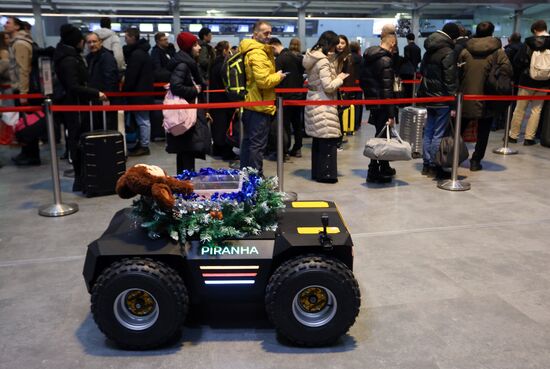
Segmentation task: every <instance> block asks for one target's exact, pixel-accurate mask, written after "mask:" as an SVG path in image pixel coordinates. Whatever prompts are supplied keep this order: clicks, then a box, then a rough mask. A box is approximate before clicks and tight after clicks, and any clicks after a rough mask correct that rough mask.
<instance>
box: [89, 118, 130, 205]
mask: <svg viewBox="0 0 550 369" xmlns="http://www.w3.org/2000/svg"><path fill="white" fill-rule="evenodd" d="M90 125H91V129H92V131H91V132H86V133H83V134H82V135H81V136H80V146H81V148H82V178H81V179H82V192H83V193H84V194H85V195H86V196H87V197H92V196H101V195H111V194H114V193H115V187H116V182H117V181H118V179H119V178H120V176H122V175H123V174H124V172H125V171H126V157H125V155H124V137H123V136H122V134H121V133H120V132H118V131H108V130H107V129H106V114H105V112H103V130H97V131H96V130H94V124H93V117H92V114H90Z"/></svg>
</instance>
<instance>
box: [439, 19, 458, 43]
mask: <svg viewBox="0 0 550 369" xmlns="http://www.w3.org/2000/svg"><path fill="white" fill-rule="evenodd" d="M441 31H443V32H445V33H446V34H447V35H448V36H449V37H450V38H451V39H453V40H456V39H457V38H459V37H460V29H459V28H458V24H456V23H452V22H451V23H447V24H445V25H444V26H443V29H442V30H441Z"/></svg>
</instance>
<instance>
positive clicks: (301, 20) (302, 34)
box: [298, 7, 307, 51]
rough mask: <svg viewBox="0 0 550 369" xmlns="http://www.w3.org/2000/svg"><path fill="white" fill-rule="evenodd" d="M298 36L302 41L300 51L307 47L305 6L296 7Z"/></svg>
mask: <svg viewBox="0 0 550 369" xmlns="http://www.w3.org/2000/svg"><path fill="white" fill-rule="evenodd" d="M298 38H299V39H300V41H301V43H302V51H306V49H307V40H306V8H305V7H301V8H299V9H298Z"/></svg>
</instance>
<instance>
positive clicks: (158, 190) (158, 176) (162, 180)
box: [116, 164, 193, 211]
mask: <svg viewBox="0 0 550 369" xmlns="http://www.w3.org/2000/svg"><path fill="white" fill-rule="evenodd" d="M116 192H117V194H118V195H119V196H120V197H121V198H123V199H129V198H132V197H134V196H136V195H143V196H148V197H152V198H153V199H154V200H155V201H156V202H157V204H158V205H159V207H160V208H161V209H163V210H165V211H169V210H171V209H172V207H173V206H174V204H175V198H174V193H181V194H189V193H191V192H193V185H192V184H191V182H190V181H180V180H178V179H176V178H173V177H170V176H168V175H166V172H165V171H164V170H162V168H160V167H157V166H154V165H147V164H137V165H134V166H133V167H131V168H129V169H128V170H127V171H126V173H124V175H122V177H120V178H119V179H118V181H117V184H116Z"/></svg>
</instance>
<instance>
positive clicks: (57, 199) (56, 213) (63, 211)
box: [38, 98, 78, 217]
mask: <svg viewBox="0 0 550 369" xmlns="http://www.w3.org/2000/svg"><path fill="white" fill-rule="evenodd" d="M44 112H45V114H46V121H47V123H48V141H49V146H50V160H51V166H52V183H53V200H54V203H53V204H51V205H45V206H42V207H41V208H40V209H38V214H40V215H42V216H45V217H60V216H63V215H69V214H73V213H76V212H77V211H78V205H77V204H63V203H62V202H61V186H60V184H59V161H58V159H57V145H56V144H55V130H54V127H53V116H52V100H51V99H49V98H48V99H46V101H45V102H44Z"/></svg>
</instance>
